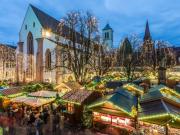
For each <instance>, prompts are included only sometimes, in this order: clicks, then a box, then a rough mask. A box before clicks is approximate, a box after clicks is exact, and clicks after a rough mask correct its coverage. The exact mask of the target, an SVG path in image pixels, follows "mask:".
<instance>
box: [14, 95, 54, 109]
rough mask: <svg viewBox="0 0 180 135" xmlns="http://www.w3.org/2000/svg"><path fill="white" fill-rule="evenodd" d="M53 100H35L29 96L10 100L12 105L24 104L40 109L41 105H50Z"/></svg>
mask: <svg viewBox="0 0 180 135" xmlns="http://www.w3.org/2000/svg"><path fill="white" fill-rule="evenodd" d="M54 100H55V98H36V97H29V96H20V97H17V98H13V99H11V102H13V103H19V104H25V105H28V106H31V107H34V108H37V107H41V106H43V105H46V104H49V103H52V102H53V101H54Z"/></svg>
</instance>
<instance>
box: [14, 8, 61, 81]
mask: <svg viewBox="0 0 180 135" xmlns="http://www.w3.org/2000/svg"><path fill="white" fill-rule="evenodd" d="M58 24H59V21H58V20H56V19H55V18H53V17H51V16H49V15H48V14H46V13H44V12H43V11H41V10H39V9H38V8H36V7H34V6H33V5H29V7H28V9H27V12H26V15H25V17H24V20H23V24H22V26H21V29H20V32H19V42H18V48H17V62H16V63H17V80H18V82H34V81H36V82H52V83H58V81H61V79H63V77H64V76H62V75H61V74H62V72H59V71H57V69H55V68H53V67H54V66H55V64H56V60H57V57H56V53H55V49H56V47H57V44H56V43H55V42H53V41H56V28H57V26H58ZM63 39H64V38H63V37H60V41H59V42H62V43H63V41H64V40H63Z"/></svg>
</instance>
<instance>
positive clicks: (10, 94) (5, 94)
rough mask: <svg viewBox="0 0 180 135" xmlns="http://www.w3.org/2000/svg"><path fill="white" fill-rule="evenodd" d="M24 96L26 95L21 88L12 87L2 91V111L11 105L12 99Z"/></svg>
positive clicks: (0, 104) (0, 105)
mask: <svg viewBox="0 0 180 135" xmlns="http://www.w3.org/2000/svg"><path fill="white" fill-rule="evenodd" d="M23 94H25V93H24V92H23V91H22V90H21V87H11V88H6V89H2V90H1V91H0V98H1V102H0V109H5V108H6V107H7V106H8V105H9V103H10V99H12V98H15V97H18V96H21V95H23Z"/></svg>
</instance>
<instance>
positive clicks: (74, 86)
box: [64, 81, 82, 90]
mask: <svg viewBox="0 0 180 135" xmlns="http://www.w3.org/2000/svg"><path fill="white" fill-rule="evenodd" d="M64 84H65V85H67V86H68V87H69V88H71V90H79V89H80V88H82V86H81V85H80V84H79V83H77V82H74V81H69V82H65V83H64Z"/></svg>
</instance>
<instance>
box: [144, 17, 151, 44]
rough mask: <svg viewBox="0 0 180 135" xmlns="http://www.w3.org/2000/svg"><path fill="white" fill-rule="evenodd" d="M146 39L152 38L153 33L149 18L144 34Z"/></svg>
mask: <svg viewBox="0 0 180 135" xmlns="http://www.w3.org/2000/svg"><path fill="white" fill-rule="evenodd" d="M146 40H151V34H150V30H149V23H148V20H147V22H146V29H145V34H144V41H146Z"/></svg>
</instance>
